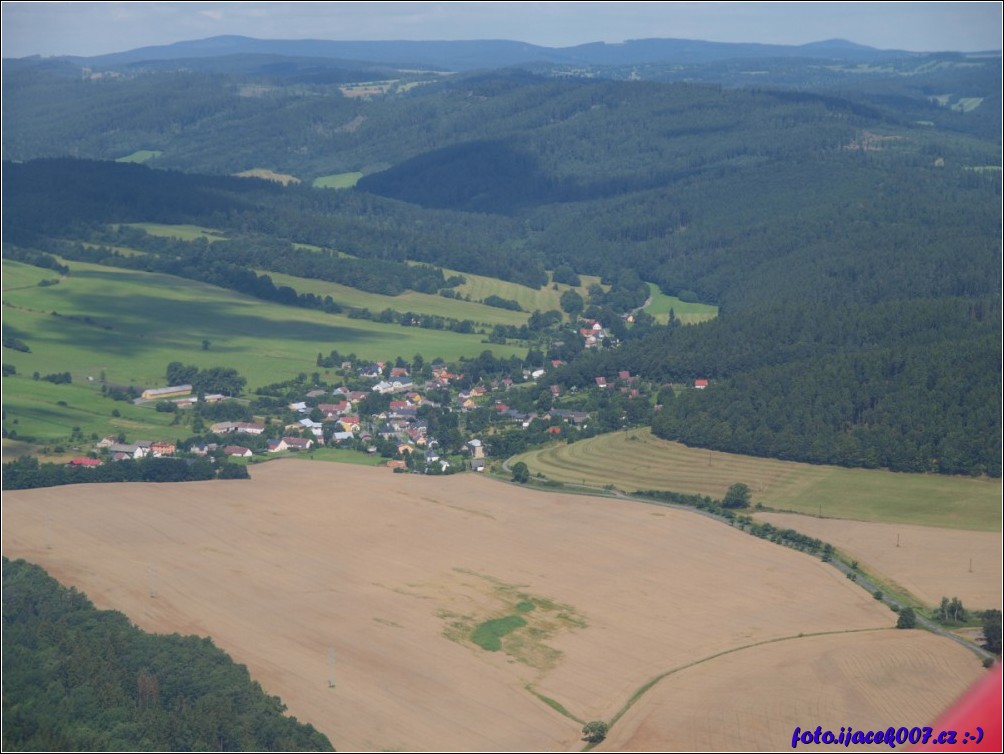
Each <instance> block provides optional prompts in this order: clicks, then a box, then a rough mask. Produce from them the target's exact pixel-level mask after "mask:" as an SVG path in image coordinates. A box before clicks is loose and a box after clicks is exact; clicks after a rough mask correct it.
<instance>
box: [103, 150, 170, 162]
mask: <svg viewBox="0 0 1004 754" xmlns="http://www.w3.org/2000/svg"><path fill="white" fill-rule="evenodd" d="M162 154H164V153H163V152H161V151H160V150H158V149H139V150H137V151H135V152H133V153H132V154H127V155H126V156H125V157H119V158H118V159H117V160H115V162H146V161H147V160H152V159H153V158H154V157H160V156H161V155H162Z"/></svg>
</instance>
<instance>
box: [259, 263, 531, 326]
mask: <svg viewBox="0 0 1004 754" xmlns="http://www.w3.org/2000/svg"><path fill="white" fill-rule="evenodd" d="M259 273H261V274H265V275H268V276H269V277H270V278H272V282H274V283H275V284H276V285H288V286H289V287H290V288H292V289H293V290H295V291H296V292H297V293H314V294H316V295H318V296H331V298H333V299H334V300H335V301H336V302H338V303H339V304H341V305H343V306H351V307H356V308H360V309H369V310H370V311H371V312H373V313H374V314H376V313H378V312H381V311H383V310H384V309H394V310H396V311H399V312H415V313H416V314H430V315H435V316H438V317H452V318H454V319H469V320H471V321H473V322H483V323H485V324H488V325H516V326H517V327H518V326H519V325H525V324H526V321H527V319H528V318H529V316H530V315H529V314H527V313H525V312H512V311H508V310H506V309H498V308H496V307H494V306H485V305H484V304H478V303H475V302H473V301H461V300H457V299H449V298H444V297H443V296H439V295H437V294H434V293H416V292H415V291H406V292H405V293H402V294H401V295H399V296H384V295H382V294H380V293H367V292H366V291H361V290H359V289H358V288H350V287H348V286H347V285H339V284H338V283H329V282H327V281H325V280H309V279H307V278H301V277H295V276H293V275H284V274H282V273H278V272H267V271H263V270H259Z"/></svg>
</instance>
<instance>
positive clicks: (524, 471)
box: [512, 461, 530, 484]
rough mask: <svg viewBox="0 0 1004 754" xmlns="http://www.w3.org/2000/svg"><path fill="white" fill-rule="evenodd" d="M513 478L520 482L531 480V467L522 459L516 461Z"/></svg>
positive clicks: (524, 482) (513, 467)
mask: <svg viewBox="0 0 1004 754" xmlns="http://www.w3.org/2000/svg"><path fill="white" fill-rule="evenodd" d="M512 480H513V481H514V482H519V483H520V484H526V483H527V482H529V481H530V468H529V467H528V466H527V465H526V464H525V463H523V462H522V461H518V462H517V463H514V464H513V466H512Z"/></svg>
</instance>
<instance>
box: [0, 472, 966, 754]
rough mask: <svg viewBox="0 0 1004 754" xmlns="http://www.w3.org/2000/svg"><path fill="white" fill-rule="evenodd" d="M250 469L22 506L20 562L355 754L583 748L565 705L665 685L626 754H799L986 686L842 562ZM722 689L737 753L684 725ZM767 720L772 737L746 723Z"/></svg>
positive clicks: (622, 519)
mask: <svg viewBox="0 0 1004 754" xmlns="http://www.w3.org/2000/svg"><path fill="white" fill-rule="evenodd" d="M252 474H253V477H254V478H253V480H252V481H250V482H246V481H244V482H241V481H233V482H221V481H216V482H205V483H201V482H200V483H186V484H166V485H140V484H118V485H82V486H76V487H61V488H48V489H38V490H26V491H18V492H8V493H5V495H4V501H3V508H4V511H3V514H4V527H3V552H4V554H5V555H6V556H8V557H11V558H18V557H23V558H25V559H27V560H29V561H32V562H35V563H38V564H39V565H41V566H43V567H44V568H46V569H47V570H48V571H49V573H50V574H51V575H53V576H54V577H56V578H57V579H59V580H60V581H61V582H62V583H64V584H67V585H72V586H75V587H77V588H79V589H81V590H82V591H84V592H85V593H86V594H87V595H88V596H89V597H90V598H91V599H92V600H93V601H94V602H95V604H96V605H97V606H98V607H100V608H114V609H117V610H122V611H123V612H125V613H126V614H127V615H129V616H130V618H132V620H133V621H135V622H136V623H137V624H138V625H139V626H141V627H142V628H144V629H147V630H151V631H161V632H181V633H195V634H199V635H206V636H211V637H213V639H214V641H215V642H216V643H217V645H218V646H220V647H222V648H223V649H225V650H226V651H228V652H229V653H230V654H231V655H232V656H233V658H234V659H235V660H236V661H238V662H241V663H244V664H246V665H247V666H248V668H249V669H250V671H251V673H252V676H253V677H255V678H256V679H257V680H258V681H260V682H261V684H262V685H263V687H264V688H265V689H266V690H267V691H269V692H270V693H273V694H277V695H279V696H281V697H282V699H283V701H284V702H285V703H286V704H287V705H288V707H289V711H290V713H291V714H294V715H295V716H297V717H298V718H300V719H301V720H304V721H308V722H311V723H313V724H314V725H315V726H316V727H317V728H319V729H320V730H322V731H323V732H325V733H326V734H327V735H328V736H329V737H330V738H331V741H332V743H333V744H334V745H335V747H336V748H338V749H340V750H381V749H407V750H440V749H441V750H472V749H477V750H507V749H508V750H577V749H579V748H581V745H582V743H581V741H580V740H579V737H580V728H581V722H576V721H575V720H574V719H571V718H570V717H568V716H566V715H564V714H562V713H561V712H560V711H559V710H557V709H555V707H558V706H560V707H561V708H563V709H564V710H565V711H567V713H569V714H570V715H571V716H574V717H576V718H579V719H580V720H592V719H605V720H610V719H611V718H612V717H613V716H614V715H615V714H616V713H617V712H618V711H619V710H621V709H622V708H623V707H624V706H625V704H626V703H627V702H628V700H629V699H631V697H632V695H634V694H635V692H636V691H637V690H638V689H639V688H641V687H642V686H643V685H645V684H646V683H648V682H649V681H652V680H653V679H655V678H656V677H658V676H660V675H663V674H666V673H669V675H667V676H666V677H665V678H663V679H662V680H661V681H660V682H659V683H657V684H655V685H654V686H653V687H652V688H651V690H649V691H648V692H647V693H646V694H644V695H643V696H641V697H640V699H639V700H638V702H637V703H636V704H635V705H634V706H633V707H631V709H630V710H629V711H628V712H627V713H626V714H625V715H624V716H623V718H622V719H621V721H620V722H618V723H617V724H616V725H615V726H614V727H613V728H612V730H611V737H610V739H609V742H608V743H606V744H604V746H605V747H606V748H611V747H614V748H617V747H618V746H619V747H622V748H636V747H639V748H663V749H665V748H686V747H688V746H694V747H697V748H763V749H778V748H782V747H786V746H787V745H790V736H791V729H792V728H793V727H794V726H795V725H802V726H803V727H804V726H805V725H807V724H809V722H811V723H812V725H817V724H821V725H823V726H824V727H825V726H826V725H828V724H829V725H835V726H837V728H839V726H840V725H846V724H860V725H862V727H863V726H864V725H865V724H878V723H879V722H881V723H882V724H883V725H890V724H897V725H898V724H900V721H903V720H906V719H909V720H911V721H915V722H911V723H910V724H911V725H912V724H923V723H921V722H919V720H918V718H919V717H925V716H929V715H930V714H931V713H932V711H933V712H938V711H940V710H941V709H942V708H943V707H945V706H947V705H948V704H949V703H950V702H951V701H952V700H953V699H954V698H955V697H956V696H957V695H958V694H959V693H960V692H961V691H962V690H963V689H964V688H965V687H966V686H967V685H968V684H970V683H972V682H973V681H974V680H976V678H978V677H979V675H980V673H981V672H982V669H981V667H980V664H979V661H978V660H977V659H976V658H975V656H973V655H971V654H969V653H967V652H966V651H965V650H963V649H961V648H959V647H957V646H955V645H953V644H952V643H951V642H949V641H947V640H939V639H936V638H934V637H928V636H925V635H920V634H918V633H917V632H908V631H890V630H888V629H889V628H890V627H891V626H892V625H893V624H894V618H895V616H894V614H893V613H891V612H890V611H889V610H888V609H887V608H885V607H883V606H881V605H879V604H878V603H877V602H875V600H873V599H872V598H871V596H870V595H868V594H867V593H866V592H865V591H863V590H861V589H859V588H857V587H856V586H855V585H853V584H852V583H851V582H849V581H847V580H846V579H845V578H843V577H842V576H841V575H840V574H838V573H837V572H836V571H835V570H834V569H832V568H830V567H828V566H826V565H824V564H822V563H820V562H819V561H818V560H816V559H813V558H811V557H808V556H806V555H803V554H800V553H796V552H794V551H792V550H788V549H785V548H782V547H779V546H777V545H773V544H771V543H769V542H765V541H762V540H759V539H756V538H753V537H750V536H749V535H746V534H743V533H741V532H738V531H736V530H734V529H730V528H729V527H727V526H725V525H723V524H720V523H716V522H714V521H711V520H708V519H706V518H704V517H702V516H699V515H696V514H694V513H692V512H688V511H676V510H670V509H665V508H660V507H657V506H651V505H645V504H641V503H635V502H628V501H618V500H609V499H598V498H588V497H582V496H572V495H562V494H549V493H539V492H530V491H525V490H521V489H519V488H516V487H513V486H511V485H506V484H501V483H497V482H493V481H491V480H488V479H484V478H481V477H477V476H475V475H472V474H465V475H460V476H455V477H448V478H433V477H416V476H412V475H395V474H391V473H389V472H388V471H387V470H385V469H374V468H368V467H360V466H350V465H339V464H323V463H316V462H315V463H312V462H308V461H278V462H272V463H269V464H266V465H263V466H257V467H255V468H254V469H253V470H252ZM512 615H519V616H520V617H522V618H523V619H524V620H525V625H523V626H522V627H520V628H516V630H514V631H513V632H512V633H510V634H508V635H506V636H504V637H502V639H501V647H502V648H501V650H500V651H495V652H491V651H487V650H485V649H482V648H481V647H479V646H477V645H476V644H474V643H473V642H472V641H471V639H470V637H471V633H472V631H473V630H474V629H475V628H476V627H477V626H479V625H481V624H483V623H484V622H486V621H488V620H491V619H496V618H505V617H507V616H512ZM846 632H853V633H846ZM800 634H803V635H804V636H802V637H801V638H799V635H800ZM811 634H823V635H820V636H810V635H811ZM772 640H776V641H772ZM761 642H772V643H767V644H762V645H761V646H753V645H756V644H759V643H761ZM744 647H745V649H742V648H744ZM332 650H333V662H332ZM731 650H738V651H731ZM730 651H731V653H730V654H726V655H722V656H717V657H716V655H720V654H721V653H723V652H730ZM876 658H878V659H876ZM881 658H894V659H885V660H883V659H881ZM897 658H898V659H897ZM701 660H705V661H703V662H698V661H701ZM692 663H697V664H693V665H691V664H692ZM841 663H842V665H841ZM848 664H850V665H848ZM687 665H691V666H690V667H688V668H685V669H682V670H679V671H678V672H670V671H674V670H677V669H680V668H683V666H687ZM830 665H834V666H838V667H843V668H844V670H842V671H841V672H833V673H829V672H826V668H827V667H829V666H830ZM848 667H850V668H851V670H847V668H848ZM726 671H728V673H731V672H733V671H734V672H736V673H738V674H739V675H738V677H737V680H735V681H734V682H733V681H729V680H728V678H727V676H724V675H723V673H725V672H726ZM785 673H789V675H785ZM786 679H787V680H786ZM803 682H804V683H805V684H810V685H809V686H807V687H808V688H812V689H813V691H812V693H811V694H808V693H806V689H805V688H803V687H802V684H803ZM332 683H333V684H334V685H333V687H331V684H332ZM701 693H705V694H712V695H713V696H714V698H715V703H716V705H717V709H718V711H719V713H720V714H729V713H728V712H727V711H728V710H729V709H733V708H734V709H735V710H737V712H736V713H735V714H734V715H733V716H732V717H731V718H730V720H732V721H733V722H732V723H730V726H725V727H724V728H723V726H722V725H720V724H719V723H716V722H714V721H712V722H711V723H708V725H710V726H712V727H714V728H715V729H716V730H717V729H719V728H723V729H722V731H721V732H720V733H719V734H716V735H717V736H718V737H716V738H709V737H708V735H707V732H706V730H705V729H702V728H700V724H701V723H700V720H699V719H698V720H697V722H694V723H692V724H688V725H676V726H667V725H665V724H664V723H663V721H664V720H666V719H668V716H667V715H665V714H664V713H663V712H660V710H663V709H666V708H681V709H682V708H683V707H684V706H685V705H686V704H693V703H695V701H696V700H699V699H700V698H702V697H701V696H700V694H701ZM851 697H853V698H855V699H856V700H857V701H855V702H854V704H853V705H850V706H848V704H847V703H846V700H847V699H848V698H851ZM545 698H546V699H549V700H551V702H552V704H547V703H545ZM813 700H815V701H813ZM840 700H845V701H844V702H842V703H838V702H839V701H840ZM757 709H762V714H763V715H764V716H765V717H764V719H765V720H767V719H768V718H769V723H762V724H760V725H759V726H747V725H739V724H738V723H736V722H735V721H736V720H738V719H739V718H738V717H737V715H748V716H756V715H757V714H758V713H757V711H756V710H757ZM723 710H724V712H723ZM807 715H809V716H811V717H812V719H811V720H807V719H806V716H807ZM890 715H896V716H897V719H896V720H892V719H891V718H890ZM852 716H861V717H862V719H861V720H855V719H848V718H849V717H852ZM863 718H868V719H867V720H866V719H863ZM695 719H696V718H695ZM903 724H906V723H903ZM740 729H741V733H740ZM702 730H705V732H703V733H702ZM730 730H731V731H732V732H729V731H730ZM785 732H786V735H787V740H783V739H784V736H782V735H781V734H782V733H785ZM779 736H780V739H781V740H779Z"/></svg>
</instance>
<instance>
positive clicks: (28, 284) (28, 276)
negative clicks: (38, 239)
mask: <svg viewBox="0 0 1004 754" xmlns="http://www.w3.org/2000/svg"><path fill="white" fill-rule="evenodd" d="M57 279H59V273H58V272H56V271H55V270H44V269H42V268H41V267H33V266H31V265H28V264H21V263H20V262H6V261H5V262H4V263H3V290H4V291H16V290H18V289H19V288H34V287H36V286H37V285H38V284H39V283H40V282H41V281H43V280H57ZM5 355H6V354H5Z"/></svg>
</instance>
